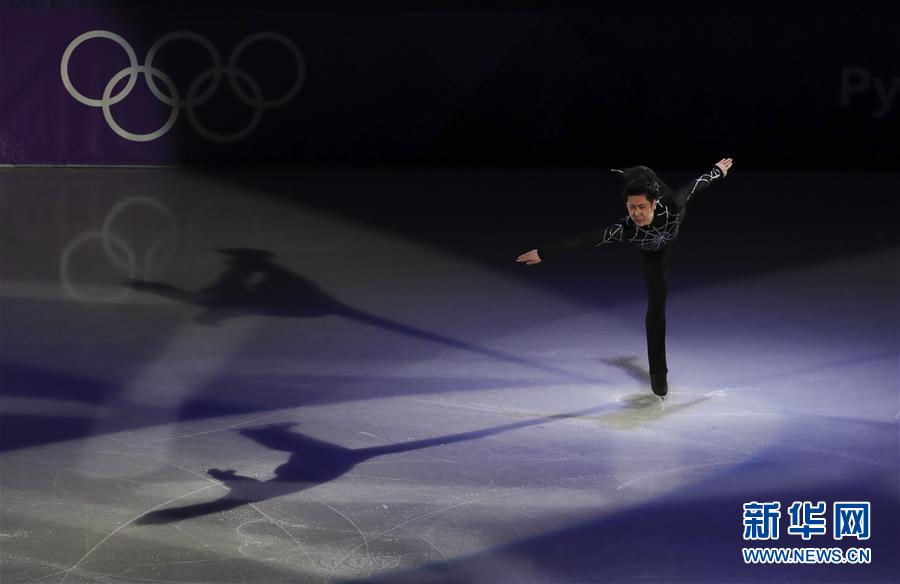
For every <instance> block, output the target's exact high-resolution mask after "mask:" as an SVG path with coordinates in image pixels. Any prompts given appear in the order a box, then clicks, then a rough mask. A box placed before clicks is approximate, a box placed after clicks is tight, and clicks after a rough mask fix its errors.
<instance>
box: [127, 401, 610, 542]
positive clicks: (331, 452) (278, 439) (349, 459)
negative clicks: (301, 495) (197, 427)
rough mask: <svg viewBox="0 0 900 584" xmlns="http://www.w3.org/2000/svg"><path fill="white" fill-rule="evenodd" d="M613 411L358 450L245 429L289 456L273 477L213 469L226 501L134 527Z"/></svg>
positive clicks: (284, 431) (285, 427) (276, 429)
mask: <svg viewBox="0 0 900 584" xmlns="http://www.w3.org/2000/svg"><path fill="white" fill-rule="evenodd" d="M613 409H615V406H614V405H613V404H605V405H602V406H596V407H593V408H587V409H584V410H579V411H575V412H568V413H564V414H554V415H549V416H542V417H539V418H529V419H527V420H522V421H519V422H511V423H509V424H504V425H501V426H495V427H492V428H485V429H483V430H472V431H470V432H460V433H458V434H449V435H445V436H437V437H434V438H426V439H424V440H415V441H412V442H402V443H397V444H387V445H384V446H375V447H369V448H357V449H353V448H344V447H343V446H338V445H336V444H332V443H329V442H325V441H322V440H317V439H315V438H311V437H309V436H306V435H304V434H301V433H298V432H291V431H290V428H291V427H292V426H295V425H296V423H294V422H284V423H278V424H270V425H266V426H258V427H254V428H244V429H241V430H238V433H240V434H241V435H242V436H246V437H247V438H250V439H251V440H253V441H254V442H256V443H257V444H260V445H262V446H265V447H266V448H270V449H272V450H275V451H279V452H289V453H291V456H290V458H289V459H288V461H287V462H286V463H284V464H283V465H281V466H279V467H278V468H276V469H275V478H272V479H270V480H267V481H260V480H257V479H254V478H252V477H246V476H242V475H238V474H237V473H236V471H234V470H220V469H217V468H212V469H209V470H208V471H207V473H208V474H209V476H211V477H212V478H214V479H217V480H220V481H222V482H223V483H224V485H225V486H226V487H227V488H228V493H227V494H226V495H225V496H223V497H221V498H219V499H217V500H215V501H209V502H205V503H197V504H193V505H185V506H182V507H174V508H170V509H161V510H158V511H153V512H150V513H147V514H145V515H144V516H142V517H141V518H140V519H138V520H137V521H136V523H138V524H142V525H153V524H164V523H172V522H175V521H182V520H184V519H191V518H193V517H200V516H203V515H208V514H211V513H219V512H222V511H227V510H229V509H234V508H237V507H241V506H244V505H249V504H251V503H258V502H260V501H265V500H269V499H273V498H275V497H281V496H283V495H289V494H292V493H298V492H300V491H303V490H306V489H309V488H312V487H315V486H317V485H321V484H324V483H327V482H329V481H332V480H334V479H336V478H338V477H340V476H342V475H344V474H346V473H347V472H349V471H350V470H352V469H353V467H355V466H356V465H358V464H360V463H362V462H365V461H367V460H369V459H372V458H375V457H378V456H384V455H387V454H397V453H400V452H410V451H413V450H422V449H425V448H432V447H434V446H443V445H446V444H454V443H458V442H467V441H471V440H478V439H481V438H487V437H489V436H494V435H497V434H501V433H503V432H509V431H512V430H517V429H520V428H527V427H530V426H537V425H540V424H544V423H547V422H551V421H554V420H560V419H571V418H581V417H583V416H587V415H590V414H596V413H600V412H604V411H610V410H613Z"/></svg>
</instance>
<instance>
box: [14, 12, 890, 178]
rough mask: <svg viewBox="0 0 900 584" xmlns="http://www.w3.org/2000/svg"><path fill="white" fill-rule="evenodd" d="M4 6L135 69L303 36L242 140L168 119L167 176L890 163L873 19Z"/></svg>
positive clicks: (262, 74)
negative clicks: (241, 169) (39, 14)
mask: <svg viewBox="0 0 900 584" xmlns="http://www.w3.org/2000/svg"><path fill="white" fill-rule="evenodd" d="M4 5H5V6H7V7H14V8H25V9H32V10H57V11H66V10H68V11H78V10H90V11H101V12H104V13H109V14H113V15H115V17H116V18H117V19H118V20H119V21H120V22H121V23H122V25H123V31H125V32H123V34H127V36H128V38H129V39H130V41H131V42H132V44H134V46H135V49H136V50H137V52H138V54H139V55H140V56H142V55H143V54H144V53H145V52H146V48H147V47H146V45H149V44H150V43H152V41H153V40H154V39H156V38H158V37H159V36H160V35H161V34H162V33H164V32H167V31H171V30H178V28H179V27H184V28H188V29H191V30H197V31H198V32H201V33H202V34H204V35H205V36H207V37H208V38H210V39H211V40H212V41H213V42H214V43H215V44H217V46H221V47H223V49H222V50H223V51H224V50H226V49H225V48H227V47H231V46H234V44H235V43H236V41H237V40H238V39H240V38H243V37H244V36H246V34H247V33H248V32H253V31H255V30H260V29H261V28H262V29H266V27H268V28H271V29H274V30H279V31H282V32H284V33H285V34H287V35H288V36H290V37H291V38H293V39H295V40H296V42H297V44H298V45H299V46H300V47H301V49H302V51H303V53H304V55H305V58H306V60H307V65H308V72H307V77H306V83H305V86H304V88H303V90H302V91H301V93H300V94H299V95H298V96H297V97H296V98H295V99H294V100H292V101H291V102H290V103H289V104H288V105H286V106H284V107H282V108H278V109H277V110H272V111H267V112H266V114H265V116H264V119H263V121H262V123H261V125H260V126H259V128H258V129H257V130H255V131H254V132H253V133H252V134H251V135H250V136H249V137H248V138H247V139H245V140H243V141H241V142H238V143H235V144H230V145H218V144H212V143H210V142H208V141H207V140H205V139H203V138H201V137H199V136H198V135H197V133H196V132H194V131H193V130H191V129H190V127H189V125H188V124H187V123H184V122H183V121H182V122H179V123H178V124H177V125H176V126H175V129H174V130H173V132H172V133H171V134H170V136H167V137H166V139H167V140H168V139H171V141H172V142H173V144H174V145H173V148H172V163H179V164H180V163H186V164H212V165H215V164H222V163H226V164H247V165H258V164H279V165H281V164H287V165H304V166H318V165H354V166H356V165H366V166H372V165H375V166H414V167H422V166H442V167H448V166H449V167H454V166H488V167H514V168H522V167H535V166H541V167H547V166H551V167H601V168H608V167H610V166H621V165H626V164H634V163H637V162H642V163H644V164H647V165H649V166H652V167H654V168H655V167H661V168H683V169H695V168H696V169H698V170H703V169H705V167H706V166H708V162H712V161H715V160H718V159H719V158H720V157H721V156H724V155H730V156H733V157H734V158H735V159H736V160H737V161H738V165H737V166H736V168H743V169H750V168H753V169H762V170H791V171H793V170H828V171H833V170H846V169H856V170H888V169H893V168H894V167H895V160H896V158H897V148H896V143H897V139H896V137H897V133H898V129H900V127H898V126H900V124H898V113H897V112H898V108H900V105H898V104H897V103H894V102H900V71H898V67H897V63H898V56H900V40H898V35H897V34H896V30H895V28H896V22H895V20H894V19H892V18H890V17H889V16H888V12H887V11H886V10H885V8H883V7H880V6H878V5H877V4H868V3H853V4H852V5H850V4H842V5H841V6H839V7H833V8H832V7H822V6H820V5H810V6H803V5H801V6H794V5H789V6H788V5H776V4H768V3H756V4H752V5H751V4H744V3H737V4H735V3H700V4H679V5H677V6H674V5H662V6H653V5H649V4H641V3H626V2H609V3H588V2H561V3H552V4H551V3H538V2H478V3H475V2H425V3H418V2H398V1H387V2H352V1H337V2H273V1H271V0H263V1H257V2H253V3H250V2H235V1H230V0H228V1H219V2H212V1H201V2H173V1H163V2H147V1H142V2H129V3H124V2H99V1H69V2H37V1H33V2H28V1H21V0H18V1H16V0H13V1H7V2H5V3H0V6H4ZM142 36H143V37H144V38H143V39H142V38H141V37H142ZM189 44H190V43H187V44H185V45H183V46H182V47H183V48H184V49H185V50H183V51H181V52H180V53H179V52H177V51H171V52H170V54H169V56H170V57H171V56H172V55H176V54H177V55H179V57H178V59H174V58H173V59H170V61H169V62H166V55H164V54H161V55H160V59H161V60H160V61H159V62H160V63H163V64H164V65H165V68H166V70H167V71H170V72H171V73H172V75H173V76H174V77H175V78H176V79H181V80H182V81H184V83H187V82H189V81H190V79H191V78H192V75H194V74H195V73H196V72H197V71H199V70H201V68H202V67H206V66H207V65H206V64H205V63H204V62H203V58H204V55H203V54H201V53H200V52H198V54H197V59H196V63H195V62H192V59H191V58H189V57H190V49H191V47H190V46H189ZM184 55H187V57H184V58H182V57H183V56H184ZM224 56H225V57H226V58H227V53H226V54H224ZM253 58H254V55H253V53H252V51H248V52H247V54H246V55H245V59H247V62H246V64H247V68H248V70H252V71H253V72H254V74H255V75H256V76H257V80H258V81H259V83H260V86H261V87H262V89H263V91H264V93H266V95H273V94H276V93H277V92H278V90H279V88H281V89H283V88H284V87H285V85H286V84H289V83H290V80H288V79H286V77H287V72H288V71H289V69H290V62H288V61H284V62H281V61H279V59H272V60H270V61H267V62H265V63H254V62H253ZM207 60H208V59H207ZM179 67H180V68H181V69H182V71H178V69H179ZM195 69H196V70H195ZM179 75H180V77H179ZM892 89H893V91H892ZM223 93H225V92H223ZM234 101H235V100H228V99H227V98H224V97H223V98H221V99H216V100H213V102H211V103H210V104H209V107H207V108H206V109H205V110H204V112H203V116H204V119H205V121H208V122H209V123H210V124H211V126H213V127H214V128H216V129H222V130H225V129H228V127H229V124H230V125H231V126H232V128H233V129H236V128H239V127H241V125H242V124H243V121H244V120H245V119H247V118H248V117H249V115H250V114H249V113H248V112H247V111H245V110H246V108H244V109H241V107H243V106H240V104H237V105H236V104H235V103H233V102H234ZM216 108H219V109H218V111H217V109H216ZM126 109H127V108H126ZM151 123H152V122H151ZM126 146H133V145H126Z"/></svg>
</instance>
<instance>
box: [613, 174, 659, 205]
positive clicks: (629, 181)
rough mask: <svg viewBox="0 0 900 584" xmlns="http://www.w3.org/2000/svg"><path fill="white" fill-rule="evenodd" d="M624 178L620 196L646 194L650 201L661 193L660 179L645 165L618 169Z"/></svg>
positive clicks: (626, 197)
mask: <svg viewBox="0 0 900 584" xmlns="http://www.w3.org/2000/svg"><path fill="white" fill-rule="evenodd" d="M619 172H621V173H622V176H623V177H624V178H625V189H624V190H623V191H622V197H623V198H624V199H626V200H627V199H628V197H632V196H635V195H646V196H647V200H648V201H650V202H651V203H652V202H653V201H655V200H656V199H658V198H659V197H660V195H661V194H662V181H660V180H659V178H658V177H657V176H656V173H655V172H653V169H652V168H648V167H646V166H632V167H631V168H626V169H624V170H621V171H619Z"/></svg>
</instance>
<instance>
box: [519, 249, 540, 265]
mask: <svg viewBox="0 0 900 584" xmlns="http://www.w3.org/2000/svg"><path fill="white" fill-rule="evenodd" d="M516 261H517V262H519V263H520V264H521V263H523V262H524V264H525V265H526V266H533V265H534V264H539V263H541V256H539V255H538V250H536V249H533V250H531V251H527V252H525V253H523V254H522V255H520V256H519V257H517V258H516Z"/></svg>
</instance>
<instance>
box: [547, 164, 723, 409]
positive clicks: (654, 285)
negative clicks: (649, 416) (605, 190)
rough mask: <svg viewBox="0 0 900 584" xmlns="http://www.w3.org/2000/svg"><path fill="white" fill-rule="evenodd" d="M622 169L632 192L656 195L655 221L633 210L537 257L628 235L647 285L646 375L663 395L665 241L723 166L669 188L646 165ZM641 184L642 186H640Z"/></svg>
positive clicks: (665, 369)
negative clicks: (640, 219) (642, 221)
mask: <svg viewBox="0 0 900 584" xmlns="http://www.w3.org/2000/svg"><path fill="white" fill-rule="evenodd" d="M617 172H621V173H622V174H623V175H624V176H625V179H626V180H627V181H628V184H629V185H633V189H629V190H630V191H631V192H634V191H643V192H650V193H653V194H656V195H657V196H658V199H657V205H656V211H655V212H654V216H653V221H652V222H651V223H650V224H649V225H647V226H646V227H641V226H639V225H636V224H635V223H634V221H632V219H631V216H627V217H625V218H624V219H622V220H621V221H619V222H617V223H613V224H611V225H608V226H606V227H604V228H602V229H597V230H595V231H589V232H587V233H584V234H581V235H579V236H576V237H573V238H571V239H567V240H564V241H561V242H559V243H556V244H553V245H549V246H546V247H543V248H541V249H539V250H538V255H539V256H540V258H541V260H544V259H546V258H547V257H551V256H552V255H554V254H556V253H558V252H560V251H564V250H568V249H574V248H578V247H585V246H588V245H593V246H595V247H599V246H601V245H603V244H605V243H609V242H612V241H627V242H629V243H632V244H634V245H636V246H637V247H638V248H640V250H641V256H642V259H643V266H642V267H643V274H644V282H645V283H646V285H647V316H646V318H645V321H644V322H645V326H646V330H647V356H648V358H649V362H650V376H651V379H653V381H654V387H653V390H654V392H656V393H657V394H659V395H665V393H666V382H665V374H666V373H667V372H668V370H669V369H668V367H667V365H666V295H667V288H666V268H667V266H668V262H669V247H668V246H669V245H670V244H671V243H672V242H673V241H674V240H675V238H676V237H677V236H678V229H679V228H680V227H681V222H682V221H683V220H684V216H685V211H686V205H687V202H688V201H689V200H690V199H691V197H692V196H693V195H694V194H696V193H698V192H700V191H702V190H703V189H705V188H706V187H708V186H709V185H710V184H712V183H713V181H715V180H717V179H719V178H721V177H722V176H724V175H723V173H722V171H721V170H720V169H719V168H718V167H714V168H713V169H712V170H711V171H709V172H708V173H706V174H704V175H702V176H700V177H699V178H697V179H695V180H693V181H691V182H690V183H688V184H686V185H684V186H683V187H682V188H680V189H678V191H675V192H672V189H670V188H669V187H668V186H666V184H665V183H663V182H662V181H661V180H659V179H658V178H657V177H656V174H655V173H654V172H653V171H652V170H650V169H649V168H646V167H642V166H640V167H634V168H630V169H626V170H624V171H617ZM639 187H642V188H639Z"/></svg>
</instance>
